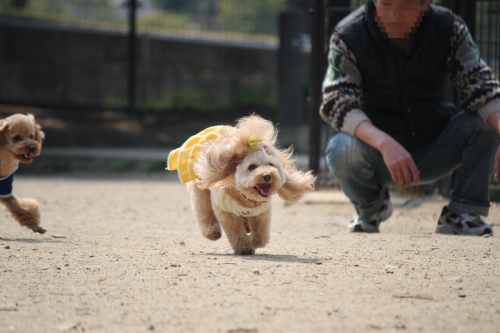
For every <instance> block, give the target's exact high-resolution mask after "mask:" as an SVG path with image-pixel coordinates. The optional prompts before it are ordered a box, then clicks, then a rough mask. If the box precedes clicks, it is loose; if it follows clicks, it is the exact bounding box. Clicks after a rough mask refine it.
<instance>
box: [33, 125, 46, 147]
mask: <svg viewBox="0 0 500 333" xmlns="http://www.w3.org/2000/svg"><path fill="white" fill-rule="evenodd" d="M43 139H45V133H44V132H43V131H42V126H40V125H38V124H35V140H36V141H38V142H40V144H41V143H42V140H43Z"/></svg>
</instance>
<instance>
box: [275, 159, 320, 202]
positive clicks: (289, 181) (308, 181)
mask: <svg viewBox="0 0 500 333" xmlns="http://www.w3.org/2000/svg"><path fill="white" fill-rule="evenodd" d="M315 182H316V177H315V176H314V175H313V174H312V171H308V172H302V171H299V170H296V169H295V168H292V167H289V168H288V170H286V169H285V184H283V186H282V187H281V188H280V189H279V190H278V195H279V196H280V198H281V199H283V200H285V201H287V202H290V203H295V202H297V201H299V200H300V199H302V198H303V197H304V195H305V194H306V193H307V192H309V191H312V190H314V183H315Z"/></svg>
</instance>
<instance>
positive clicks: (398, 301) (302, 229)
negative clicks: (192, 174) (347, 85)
mask: <svg viewBox="0 0 500 333" xmlns="http://www.w3.org/2000/svg"><path fill="white" fill-rule="evenodd" d="M15 192H16V193H17V195H18V196H21V197H23V196H29V197H32V198H36V199H37V200H39V202H40V204H41V208H42V214H43V223H42V225H43V227H45V228H46V229H48V233H47V234H45V235H38V234H33V233H32V232H31V231H29V230H27V229H24V228H21V227H19V226H18V225H17V223H15V222H14V220H13V219H12V218H11V217H10V216H9V215H8V213H7V211H6V209H5V208H4V207H1V208H0V216H2V222H1V223H0V225H1V231H0V237H1V238H2V239H0V333H4V332H61V331H69V332H71V331H73V332H74V331H83V330H84V331H85V332H223V333H226V332H259V333H260V332H500V260H499V250H500V242H499V241H498V237H489V238H484V237H455V236H441V235H434V234H432V232H433V230H434V228H435V224H436V219H437V216H438V215H439V213H440V211H441V207H442V205H443V201H430V202H423V203H421V205H419V204H420V201H418V200H415V201H413V202H412V203H410V204H409V205H407V208H405V209H402V208H397V209H396V210H395V213H394V215H393V218H391V219H390V220H389V221H387V222H384V224H383V225H382V228H381V230H382V232H381V233H380V234H377V235H359V234H347V233H346V230H345V225H346V223H347V221H348V220H349V218H350V216H351V215H352V208H351V207H350V206H349V205H346V204H329V205H327V204H300V205H292V206H285V205H284V203H283V202H282V201H281V200H279V199H277V200H276V199H275V201H274V206H273V210H274V211H273V224H272V235H271V236H272V237H271V242H270V244H269V245H268V246H267V247H266V248H264V249H261V250H258V251H257V255H255V256H243V257H242V256H234V255H233V254H232V250H231V248H230V246H229V244H228V242H227V240H226V239H225V238H222V239H221V240H219V241H217V242H210V241H208V240H206V239H204V238H203V237H202V236H201V235H200V234H199V232H198V230H197V226H196V225H195V223H194V222H193V218H192V213H191V209H190V204H189V198H188V195H187V192H186V191H185V188H184V186H183V185H181V184H179V183H177V182H158V181H103V180H101V181H97V180H94V181H92V180H91V181H83V180H68V179H34V178H22V177H18V178H17V179H16V182H15ZM415 206H418V207H416V208H411V209H408V207H415ZM499 217H500V207H495V208H493V209H492V212H491V214H490V216H489V217H488V218H487V221H488V222H490V223H495V222H496V231H497V233H498V232H500V224H498V222H497V221H499ZM52 236H64V237H65V238H54V237H52ZM72 326H74V328H73V330H70V327H72Z"/></svg>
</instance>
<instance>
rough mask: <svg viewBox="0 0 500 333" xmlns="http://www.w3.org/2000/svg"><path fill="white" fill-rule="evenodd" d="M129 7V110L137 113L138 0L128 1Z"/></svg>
mask: <svg viewBox="0 0 500 333" xmlns="http://www.w3.org/2000/svg"><path fill="white" fill-rule="evenodd" d="M128 6H129V15H128V18H129V30H128V82H127V97H128V109H129V111H130V112H135V81H136V40H137V31H136V16H137V15H136V14H137V0H128Z"/></svg>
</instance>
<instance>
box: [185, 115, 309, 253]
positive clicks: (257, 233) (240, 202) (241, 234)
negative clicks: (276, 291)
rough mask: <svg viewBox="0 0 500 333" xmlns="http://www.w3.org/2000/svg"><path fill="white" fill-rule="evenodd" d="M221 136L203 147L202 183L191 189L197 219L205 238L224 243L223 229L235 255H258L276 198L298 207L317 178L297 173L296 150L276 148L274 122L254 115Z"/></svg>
mask: <svg viewBox="0 0 500 333" xmlns="http://www.w3.org/2000/svg"><path fill="white" fill-rule="evenodd" d="M217 131H218V132H219V133H220V134H218V137H217V138H216V139H214V140H211V141H207V142H206V143H204V144H203V145H200V147H199V154H198V155H197V156H196V160H195V162H194V165H193V169H194V173H195V175H196V177H197V178H196V179H194V180H193V181H190V182H188V183H187V187H188V191H189V193H190V195H191V203H192V207H193V211H194V215H195V219H196V221H197V222H198V225H199V226H200V229H201V233H202V235H203V236H205V237H206V238H208V239H210V240H217V239H219V238H220V237H221V235H222V232H221V226H222V229H224V232H225V233H226V236H227V238H228V240H229V243H230V244H231V246H232V248H233V249H234V252H235V254H240V255H251V254H255V249H256V248H260V247H264V246H266V244H267V243H268V242H269V237H270V224H271V196H272V195H274V194H278V195H279V196H280V197H281V198H282V199H283V200H285V201H288V202H291V203H294V202H297V201H299V200H300V199H301V198H302V197H303V196H304V194H306V193H307V192H309V191H311V190H313V189H314V183H315V181H316V177H314V176H313V175H312V173H311V172H310V171H309V172H307V173H305V172H302V171H299V170H297V169H296V168H295V166H294V164H293V161H292V159H291V154H292V150H291V149H287V150H282V149H278V148H277V147H276V146H275V143H276V136H277V130H276V129H275V128H274V126H273V124H272V123H271V122H270V121H267V120H264V119H263V118H261V117H259V116H257V115H252V116H248V117H245V118H242V119H240V120H239V121H238V123H237V125H236V126H235V127H231V126H222V127H219V128H218V129H217ZM202 133H203V132H202ZM181 148H182V147H181ZM192 153H193V152H192V151H191V155H192Z"/></svg>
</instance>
